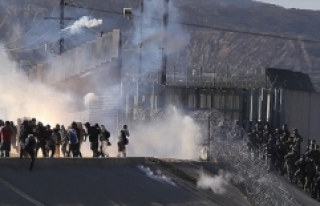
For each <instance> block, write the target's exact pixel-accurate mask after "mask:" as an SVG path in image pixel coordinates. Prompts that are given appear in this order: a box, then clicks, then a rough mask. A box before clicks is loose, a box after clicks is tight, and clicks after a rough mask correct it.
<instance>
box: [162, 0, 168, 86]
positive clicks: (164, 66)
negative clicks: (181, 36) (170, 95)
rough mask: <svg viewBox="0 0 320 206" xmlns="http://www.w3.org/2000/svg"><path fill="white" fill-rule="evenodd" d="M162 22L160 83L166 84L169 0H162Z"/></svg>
mask: <svg viewBox="0 0 320 206" xmlns="http://www.w3.org/2000/svg"><path fill="white" fill-rule="evenodd" d="M162 18H163V23H162V49H161V51H162V60H161V84H162V85H166V82H167V78H166V73H167V54H166V46H167V40H166V35H167V30H168V21H169V0H163V17H162Z"/></svg>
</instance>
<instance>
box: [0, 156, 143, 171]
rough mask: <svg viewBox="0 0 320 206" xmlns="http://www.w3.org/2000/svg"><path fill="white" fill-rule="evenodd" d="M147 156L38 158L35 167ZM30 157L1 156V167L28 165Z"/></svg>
mask: <svg viewBox="0 0 320 206" xmlns="http://www.w3.org/2000/svg"><path fill="white" fill-rule="evenodd" d="M146 159H147V158H146V157H127V158H38V159H36V160H35V167H38V168H39V167H51V166H67V165H70V166H71V165H94V166H103V165H110V164H143V163H145V162H146ZM29 162H30V159H29V158H23V159H20V158H15V157H12V158H0V169H1V168H2V167H15V166H19V167H20V166H27V165H28V164H29Z"/></svg>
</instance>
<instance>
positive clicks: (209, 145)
mask: <svg viewBox="0 0 320 206" xmlns="http://www.w3.org/2000/svg"><path fill="white" fill-rule="evenodd" d="M210 131H211V114H209V116H208V141H207V161H208V162H209V161H210V160H211V158H210V147H211V132H210Z"/></svg>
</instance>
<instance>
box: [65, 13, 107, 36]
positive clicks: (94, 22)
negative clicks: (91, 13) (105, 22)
mask: <svg viewBox="0 0 320 206" xmlns="http://www.w3.org/2000/svg"><path fill="white" fill-rule="evenodd" d="M101 24H102V19H93V18H91V17H88V16H83V17H81V18H80V19H79V20H77V21H75V22H74V23H73V24H72V25H70V26H68V27H67V28H65V29H63V30H62V31H61V32H67V33H70V34H76V33H78V32H79V31H80V30H81V29H82V28H92V27H96V26H99V25H101Z"/></svg>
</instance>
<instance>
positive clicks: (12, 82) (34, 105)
mask: <svg viewBox="0 0 320 206" xmlns="http://www.w3.org/2000/svg"><path fill="white" fill-rule="evenodd" d="M0 61H1V65H2V66H1V68H0V72H1V76H0V81H1V84H2V89H3V92H2V93H1V95H0V108H1V112H0V114H1V118H2V119H5V120H11V121H16V119H17V118H21V117H37V118H38V119H39V120H41V121H43V123H46V124H48V123H50V124H56V123H58V122H61V123H65V122H64V114H65V112H66V111H68V100H69V98H70V96H69V95H67V94H64V93H59V92H58V91H56V90H55V89H53V88H50V87H48V86H45V85H43V84H41V83H39V82H30V81H29V80H28V77H27V76H26V75H24V74H21V73H19V74H18V73H15V72H12V71H15V70H16V69H18V66H17V65H16V64H15V63H14V62H12V61H11V60H10V59H9V57H8V55H7V54H6V53H5V52H4V51H3V50H1V51H0Z"/></svg>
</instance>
